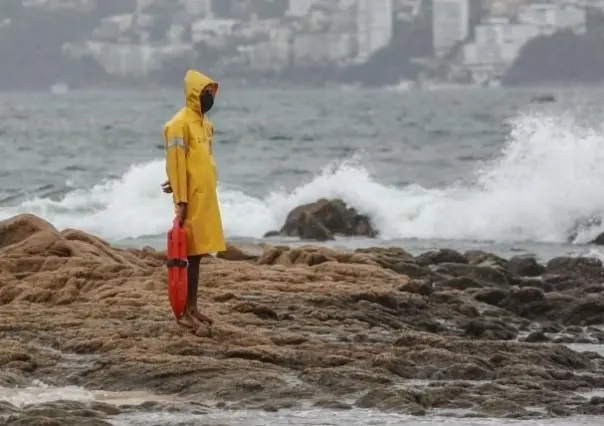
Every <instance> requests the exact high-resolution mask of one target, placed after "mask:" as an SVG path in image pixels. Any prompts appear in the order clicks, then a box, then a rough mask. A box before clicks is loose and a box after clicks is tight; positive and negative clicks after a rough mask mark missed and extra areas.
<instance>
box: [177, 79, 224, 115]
mask: <svg viewBox="0 0 604 426" xmlns="http://www.w3.org/2000/svg"><path fill="white" fill-rule="evenodd" d="M206 87H209V88H210V90H211V91H212V93H213V94H214V96H216V93H217V92H218V83H216V82H215V81H214V80H212V79H211V78H210V77H208V76H207V75H204V74H202V73H200V72H199V71H196V70H188V71H187V73H186V74H185V100H186V104H187V107H189V108H190V109H192V110H193V111H195V112H196V113H197V114H199V115H200V116H201V115H202V114H201V101H200V100H199V96H200V95H201V92H202V91H203V90H204V89H205V88H206Z"/></svg>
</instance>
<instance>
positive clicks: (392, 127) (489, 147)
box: [0, 86, 604, 426]
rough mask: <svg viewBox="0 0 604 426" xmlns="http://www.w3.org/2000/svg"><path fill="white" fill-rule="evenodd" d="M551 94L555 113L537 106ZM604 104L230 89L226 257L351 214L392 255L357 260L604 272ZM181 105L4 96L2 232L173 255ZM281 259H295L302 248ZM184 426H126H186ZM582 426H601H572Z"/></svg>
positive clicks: (336, 421) (26, 396)
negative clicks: (449, 257) (457, 261)
mask: <svg viewBox="0 0 604 426" xmlns="http://www.w3.org/2000/svg"><path fill="white" fill-rule="evenodd" d="M541 93H553V94H554V95H555V96H556V98H557V101H556V102H555V103H548V104H539V103H531V98H532V97H534V96H537V95H539V94H541ZM603 95H604V89H600V88H589V89H582V88H577V89H551V90H544V89H541V90H536V89H534V90H506V89H489V90H476V89H463V90H450V91H444V90H443V91H432V92H399V91H395V90H346V89H338V88H332V89H305V90H302V89H292V90H287V91H284V90H275V89H270V88H269V89H265V88H249V89H238V88H234V87H228V86H225V87H223V88H222V89H221V92H220V95H219V96H220V98H219V99H218V100H217V106H216V109H215V111H213V113H212V119H213V120H214V123H215V128H216V135H215V142H214V152H215V156H216V160H217V164H218V167H219V181H220V182H219V198H220V204H221V210H222V215H223V221H224V227H225V231H226V234H227V236H228V238H229V239H230V240H233V241H241V242H258V241H262V236H263V235H264V233H265V232H267V231H270V230H274V229H278V228H280V226H281V224H282V223H283V221H284V219H285V216H286V215H287V213H288V211H289V210H290V209H292V208H294V207H295V206H297V205H299V204H301V203H306V202H311V201H314V200H316V199H318V198H320V197H340V198H342V199H343V200H344V201H346V202H347V203H349V204H350V205H351V206H353V207H355V208H357V209H358V210H359V211H361V212H363V213H367V214H369V215H371V217H372V219H373V221H374V223H375V226H376V228H377V229H378V230H379V232H380V237H379V238H378V239H376V240H369V239H360V238H353V239H338V240H337V241H335V242H330V243H329V244H331V245H334V246H338V247H346V248H354V247H362V246H371V245H383V246H388V245H396V246H403V247H405V248H407V249H408V250H410V251H412V252H420V251H424V250H428V249H432V248H438V247H452V248H457V249H461V250H463V249H469V248H480V249H484V250H489V251H494V252H497V253H500V254H503V255H513V254H518V253H533V254H535V255H537V256H539V257H540V258H542V259H547V258H550V257H552V256H555V255H560V254H572V255H581V254H586V255H593V256H602V254H601V252H600V249H599V248H598V247H595V246H592V245H589V244H587V243H588V242H589V241H590V240H591V239H592V238H594V237H595V236H596V235H598V234H599V233H600V232H602V231H604V226H602V225H599V224H598V221H597V220H596V221H595V222H594V223H592V225H590V226H579V225H581V224H585V223H586V222H589V221H590V220H593V219H600V218H602V217H603V216H604V167H602V163H603V161H604V129H603V128H602V116H603V112H604V111H603V107H604V101H602V99H604V96H603ZM182 98H183V96H182V93H180V92H179V91H168V90H157V91H152V92H134V91H104V92H100V91H99V92H96V91H84V92H71V93H67V94H63V95H53V94H47V93H28V94H19V93H14V94H0V117H1V118H2V120H0V149H1V151H0V152H1V153H2V155H1V156H0V219H5V218H8V217H10V216H12V215H15V214H18V213H23V212H29V213H34V214H37V215H40V216H42V217H44V218H46V219H47V220H49V221H50V222H52V223H53V224H55V225H56V226H57V227H59V228H67V227H70V228H79V229H83V230H86V231H89V232H92V233H95V234H97V235H100V236H102V237H104V238H105V239H107V240H109V241H110V242H113V243H116V244H120V245H127V246H140V245H143V244H151V245H154V246H156V247H162V246H163V244H164V238H165V237H164V236H165V232H166V230H167V228H168V227H169V225H170V222H171V215H172V207H171V198H170V197H169V196H166V195H165V194H163V193H162V192H161V190H160V184H161V182H162V181H163V180H164V179H165V170H164V162H163V155H164V152H163V148H162V126H163V123H164V122H165V121H166V120H167V119H168V118H169V117H170V116H171V115H172V114H173V113H174V112H175V111H176V110H177V109H178V108H179V107H180V106H181V104H182V102H183V99H182ZM270 241H273V242H287V243H290V244H300V243H301V242H300V241H297V240H295V239H277V240H270ZM58 398H63V399H74V400H95V399H96V400H99V399H100V400H103V401H106V400H107V399H112V400H114V401H115V402H116V403H119V402H118V401H122V400H127V401H131V400H132V398H134V399H136V398H139V399H140V398H142V399H149V398H151V397H150V396H146V395H142V396H141V395H106V394H103V393H98V392H93V391H90V390H84V389H77V388H75V389H71V388H69V389H48V388H47V387H33V388H30V389H25V390H15V389H0V400H7V401H11V402H12V403H15V404H17V405H19V404H21V403H26V402H32V401H38V402H39V401H41V400H53V399H58ZM195 420H196V419H191V418H190V417H187V416H185V417H184V418H180V417H178V415H176V414H173V413H172V414H168V413H164V414H161V413H160V414H154V415H142V414H141V415H135V416H130V417H128V416H121V417H118V418H115V419H114V421H115V424H116V425H122V424H128V425H136V424H141V425H142V424H145V425H151V424H158V425H159V424H179V423H182V422H183V421H195ZM198 420H199V421H200V422H203V424H230V425H244V424H245V425H255V424H258V425H260V424H262V425H264V424H267V425H268V424H273V425H281V424H298V425H311V424H312V425H319V424H333V425H361V424H362V425H370V424H375V425H387V424H392V425H400V424H405V425H417V426H419V425H428V424H443V423H447V424H449V425H451V426H462V425H463V426H472V425H491V424H493V425H494V424H497V425H503V424H505V425H508V424H509V425H523V426H538V425H545V424H548V425H567V424H571V423H569V422H570V421H569V420H568V419H564V420H563V421H559V422H556V421H537V420H536V421H526V422H515V421H511V420H510V421H507V420H506V421H502V420H479V419H445V418H439V417H431V418H429V419H419V418H414V419H412V418H407V417H404V416H398V415H390V414H385V413H375V412H366V411H362V410H361V411H359V410H353V411H344V412H332V411H326V410H309V411H304V412H287V411H283V412H280V413H249V412H245V411H242V412H234V413H225V412H220V411H212V412H210V413H208V414H207V415H205V416H203V418H200V419H198ZM572 424H573V425H586V426H587V425H590V426H591V425H596V424H598V425H599V424H601V419H593V418H588V419H580V418H577V419H573V420H572Z"/></svg>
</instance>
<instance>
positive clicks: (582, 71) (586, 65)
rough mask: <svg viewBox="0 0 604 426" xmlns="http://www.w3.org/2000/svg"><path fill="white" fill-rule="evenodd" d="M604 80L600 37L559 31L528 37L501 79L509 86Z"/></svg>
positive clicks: (592, 34) (597, 81) (601, 40)
mask: <svg viewBox="0 0 604 426" xmlns="http://www.w3.org/2000/svg"><path fill="white" fill-rule="evenodd" d="M602 81H604V37H603V36H602V35H601V34H599V33H588V34H587V35H577V34H574V33H573V32H571V31H561V32H558V33H555V34H553V35H551V36H542V37H537V38H535V39H533V40H531V41H529V42H528V43H527V44H526V45H525V46H524V48H523V49H522V51H521V53H520V56H519V57H518V59H517V60H516V62H515V63H514V64H513V66H512V67H511V68H510V69H509V70H508V72H507V74H506V75H505V76H504V78H503V79H502V83H503V84H505V85H509V86H519V85H536V84H544V83H599V82H602Z"/></svg>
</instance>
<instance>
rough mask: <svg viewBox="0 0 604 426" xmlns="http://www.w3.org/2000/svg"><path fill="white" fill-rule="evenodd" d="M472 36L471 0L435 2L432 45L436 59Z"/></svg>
mask: <svg viewBox="0 0 604 426" xmlns="http://www.w3.org/2000/svg"><path fill="white" fill-rule="evenodd" d="M469 34H470V2H469V0H433V3H432V43H433V51H434V55H435V56H436V57H442V56H444V55H446V54H447V53H449V52H450V51H451V48H452V47H453V46H455V45H456V44H457V43H459V42H461V41H464V40H465V39H466V38H467V37H468V35H469Z"/></svg>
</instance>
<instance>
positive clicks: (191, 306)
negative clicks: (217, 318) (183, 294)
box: [186, 256, 214, 325]
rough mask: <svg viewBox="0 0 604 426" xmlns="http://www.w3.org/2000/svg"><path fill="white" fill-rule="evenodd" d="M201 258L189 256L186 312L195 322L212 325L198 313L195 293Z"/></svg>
mask: <svg viewBox="0 0 604 426" xmlns="http://www.w3.org/2000/svg"><path fill="white" fill-rule="evenodd" d="M202 257H203V256H189V267H188V268H187V308H186V311H188V313H189V314H190V315H191V316H192V317H193V318H194V319H195V320H197V321H199V322H202V323H205V324H208V325H212V324H213V323H214V320H213V319H212V318H210V317H208V316H207V315H204V314H202V313H201V312H199V308H198V307H197V293H198V290H199V264H200V263H201V258H202Z"/></svg>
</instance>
